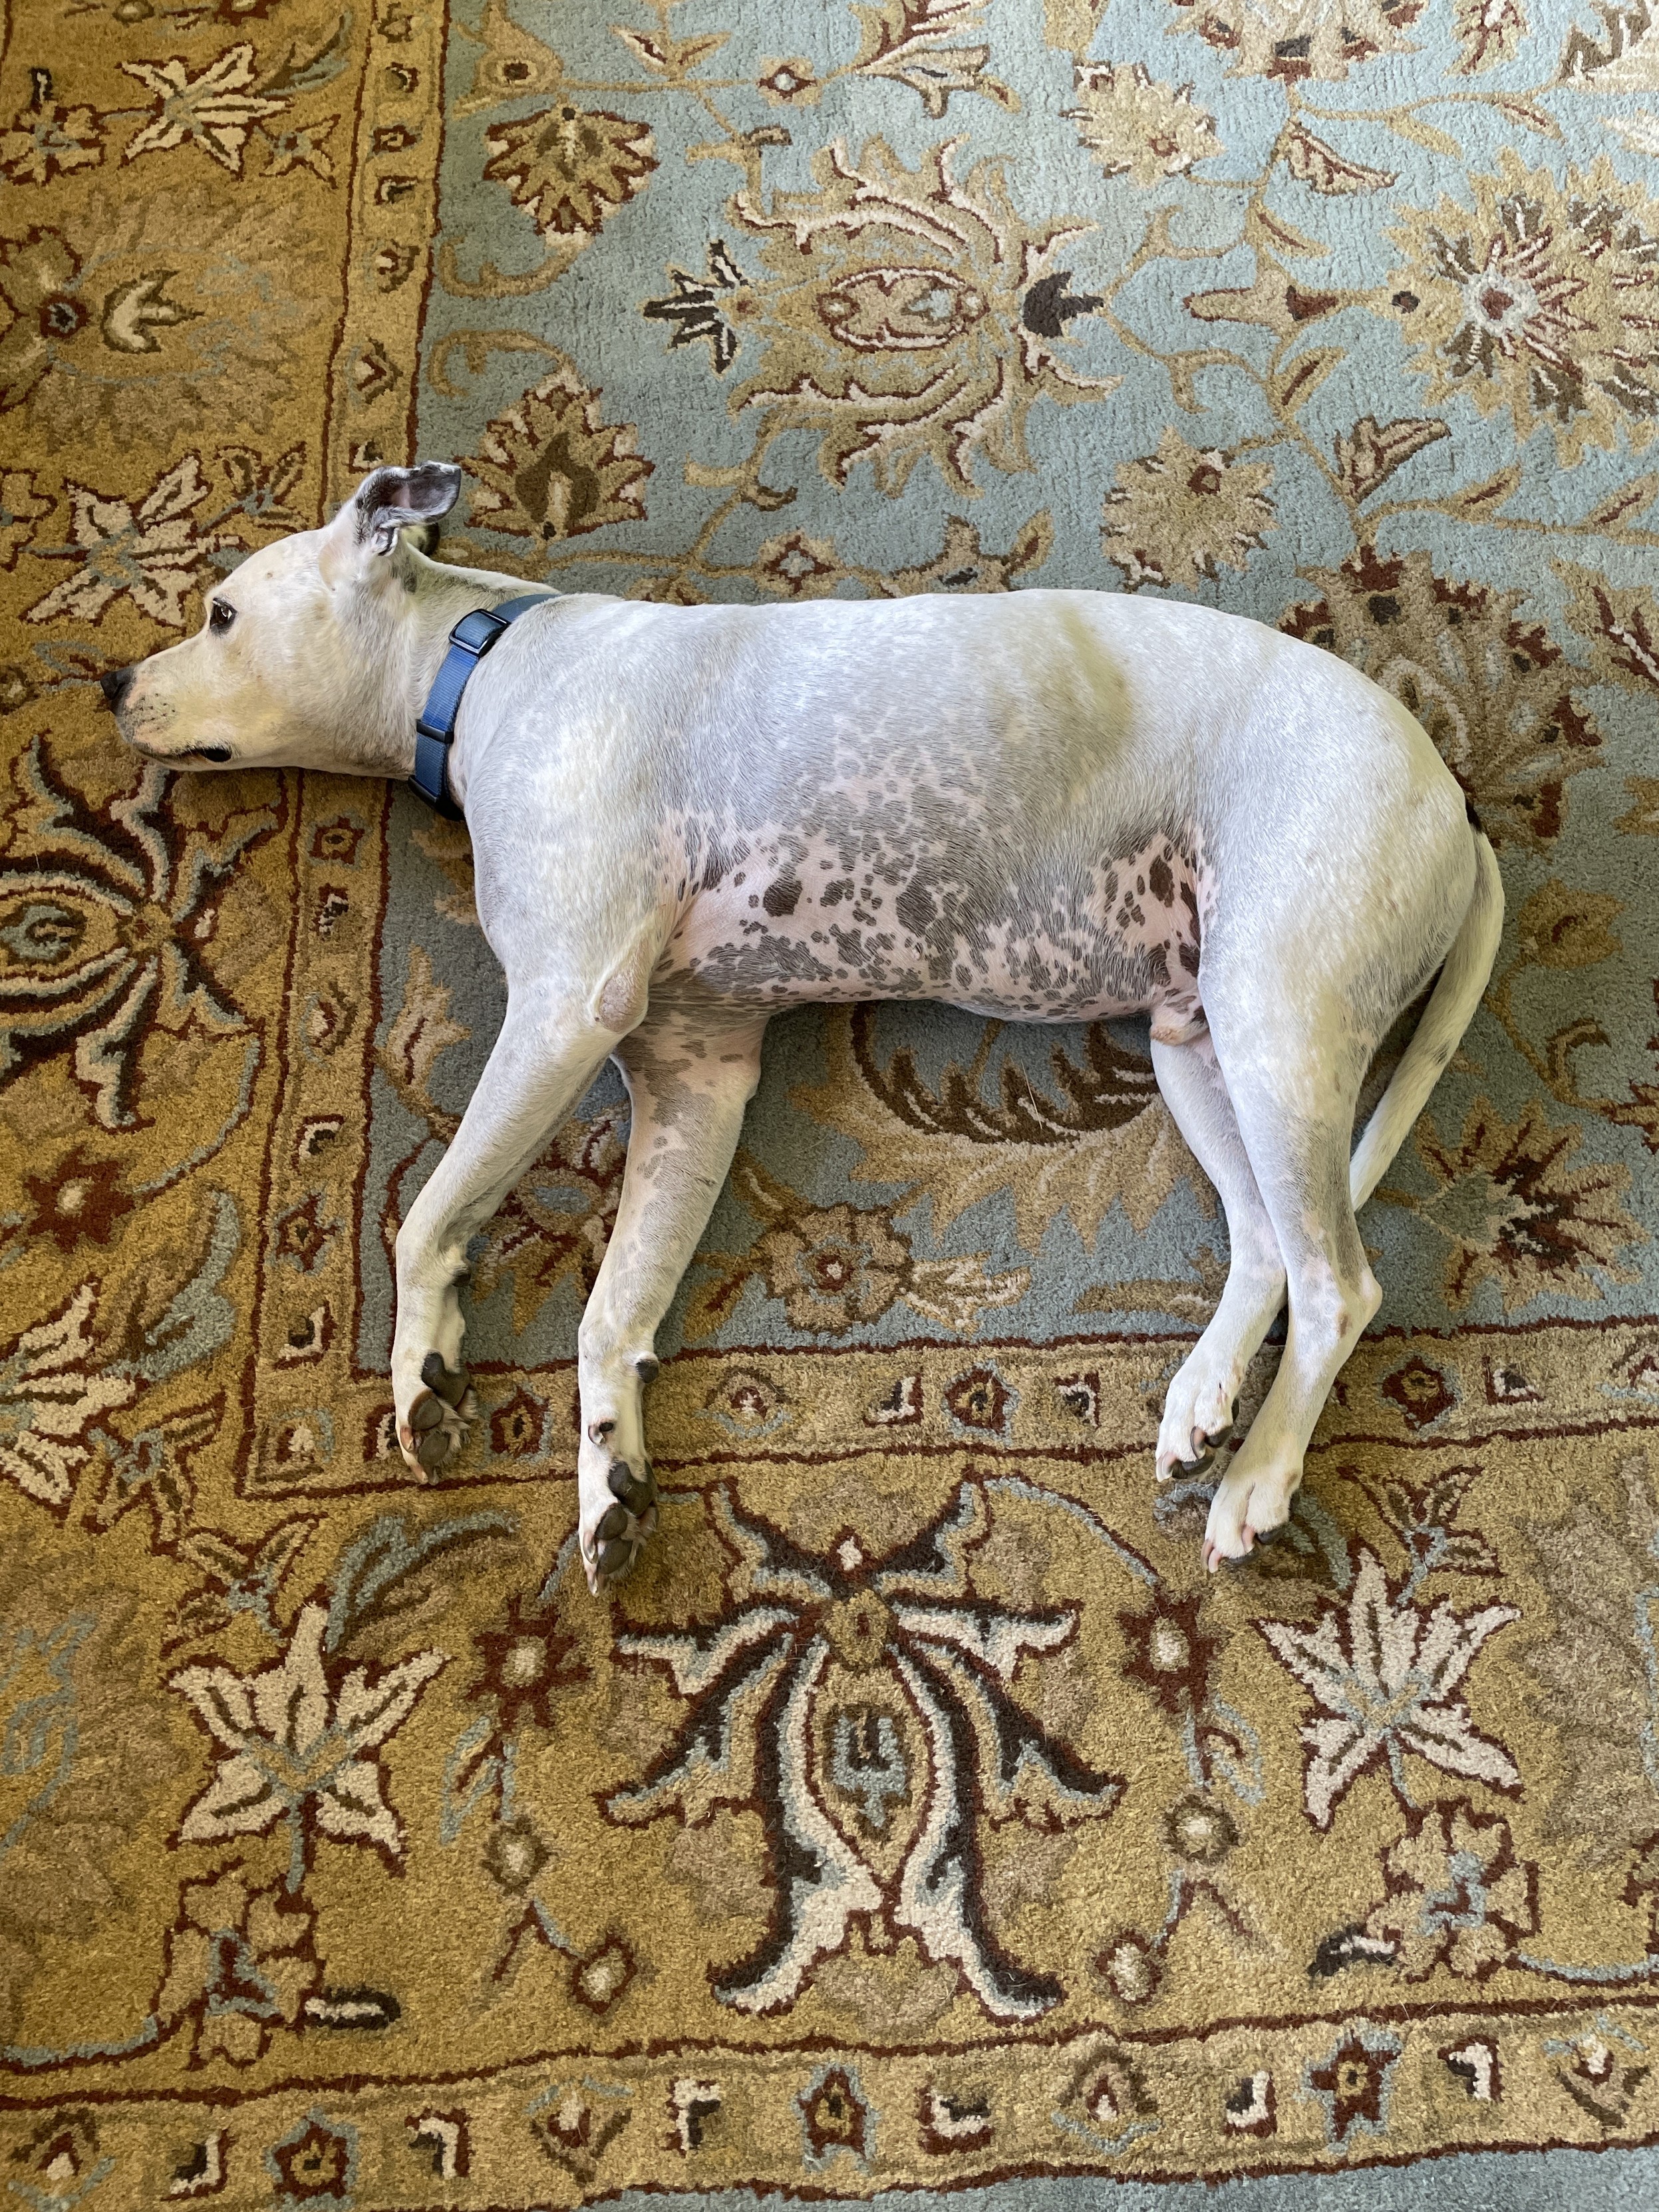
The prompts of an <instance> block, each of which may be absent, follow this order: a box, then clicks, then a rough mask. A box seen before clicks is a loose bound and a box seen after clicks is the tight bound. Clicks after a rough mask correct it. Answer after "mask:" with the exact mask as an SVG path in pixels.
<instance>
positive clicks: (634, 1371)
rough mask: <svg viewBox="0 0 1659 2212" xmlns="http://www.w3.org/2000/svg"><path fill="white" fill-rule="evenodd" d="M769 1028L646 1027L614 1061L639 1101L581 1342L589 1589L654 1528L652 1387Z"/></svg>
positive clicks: (715, 1020)
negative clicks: (647, 1408) (672, 1308)
mask: <svg viewBox="0 0 1659 2212" xmlns="http://www.w3.org/2000/svg"><path fill="white" fill-rule="evenodd" d="M765 1027H766V1021H765V1018H764V1016H763V1017H761V1018H759V1019H754V1018H744V1019H743V1020H740V1021H735V1022H734V1021H733V1020H732V1018H730V1017H729V1016H722V1015H720V1014H718V1013H715V1014H713V1015H710V1014H699V1015H696V1016H693V1015H689V1014H682V1013H679V1012H659V1011H657V1010H655V1009H653V1012H651V1013H650V1014H648V1015H647V1018H646V1019H645V1020H644V1021H643V1022H642V1023H641V1024H640V1026H639V1028H638V1029H636V1030H635V1031H634V1032H633V1034H632V1035H631V1036H629V1038H628V1039H627V1040H626V1042H624V1043H623V1044H622V1045H620V1046H619V1047H618V1048H617V1054H616V1058H617V1065H618V1066H620V1067H621V1069H622V1071H623V1076H624V1078H625V1079H626V1081H627V1084H628V1090H629V1097H630V1098H631V1099H632V1101H633V1105H634V1119H633V1127H632V1130H631V1132H630V1133H629V1140H628V1167H627V1171H626V1173H625V1175H624V1176H623V1192H622V1202H621V1204H620V1206H618V1207H617V1223H616V1227H615V1228H614V1229H613V1230H612V1231H611V1243H610V1246H609V1249H607V1250H606V1253H605V1264H604V1266H603V1267H601V1268H600V1269H599V1279H598V1281H597V1282H596V1283H595V1284H594V1285H593V1295H592V1297H591V1298H590V1299H589V1300H588V1302H587V1310H586V1313H585V1314H584V1315H583V1316H582V1324H581V1332H580V1338H579V1375H580V1385H581V1424H582V1436H581V1444H580V1450H579V1455H578V1458H577V1493H578V1498H579V1501H580V1515H581V1553H582V1564H583V1565H584V1566H585V1567H586V1570H587V1580H588V1586H589V1588H590V1589H592V1590H593V1591H594V1592H595V1593H596V1594H597V1592H598V1591H599V1588H600V1585H601V1584H602V1583H607V1582H614V1581H616V1580H617V1578H618V1577H620V1576H622V1575H624V1574H626V1573H627V1571H628V1570H629V1568H630V1567H631V1566H632V1565H633V1564H634V1561H635V1559H636V1558H637V1557H638V1554H639V1549H640V1546H641V1543H642V1542H643V1541H644V1540H645V1538H646V1537H647V1535H649V1534H650V1533H651V1530H652V1528H653V1527H654V1526H655V1523H656V1494H657V1493H656V1485H655V1483H654V1481H653V1478H652V1474H651V1464H650V1462H649V1460H648V1459H647V1456H646V1449H645V1426H644V1419H643V1413H642V1409H641V1385H642V1384H643V1383H647V1382H648V1381H649V1380H650V1378H651V1377H652V1376H653V1375H654V1374H655V1373H656V1371H657V1358H656V1352H655V1351H654V1349H653V1346H654V1345H655V1341H656V1334H657V1328H658V1326H659V1323H660V1322H661V1320H662V1317H663V1316H664V1315H665V1313H666V1312H667V1310H668V1308H669V1305H670V1304H671V1301H672V1298H673V1296H674V1292H675V1291H676V1290H677V1289H678V1286H679V1281H680V1278H681V1277H682V1276H683V1275H684V1273H685V1270H686V1268H687V1267H689V1266H690V1261H691V1255H692V1254H693V1253H694V1252H695V1251H696V1247H697V1239H698V1238H699V1237H701V1236H702V1232H703V1229H704V1227H705V1225H707V1223H708V1217H709V1214H710V1213H711V1212H713V1210H714V1200H716V1199H717V1198H718V1197H719V1196H720V1190H721V1187H722V1186H723V1185H724V1183H725V1182H726V1172H727V1170H729V1168H730V1167H731V1165H732V1153H733V1152H735V1151H736V1150H737V1146H738V1130H739V1129H740V1128H741V1127H742V1125H743V1113H744V1107H745V1106H746V1105H747V1104H748V1103H749V1101H750V1098H751V1097H753V1096H754V1091H755V1085H756V1084H757V1082H758V1081H759V1079H760V1047H761V1036H762V1032H763V1030H764V1029H765Z"/></svg>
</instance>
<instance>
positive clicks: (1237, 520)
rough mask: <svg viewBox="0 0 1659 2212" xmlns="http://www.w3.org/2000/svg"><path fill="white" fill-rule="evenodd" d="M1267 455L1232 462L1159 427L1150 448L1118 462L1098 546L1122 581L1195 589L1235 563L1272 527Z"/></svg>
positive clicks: (1245, 557) (1236, 565)
mask: <svg viewBox="0 0 1659 2212" xmlns="http://www.w3.org/2000/svg"><path fill="white" fill-rule="evenodd" d="M1272 482H1273V464H1272V462H1271V461H1239V460H1237V459H1233V458H1232V457H1231V455H1229V454H1227V453H1223V452H1221V451H1220V449H1219V448H1214V449H1212V450H1211V451H1209V452H1206V453H1200V451H1199V449H1198V448H1197V447H1195V446H1189V445H1188V442H1187V441H1186V440H1185V439H1184V438H1183V437H1182V435H1181V433H1180V431H1179V430H1177V429H1175V428H1173V427H1171V428H1168V429H1166V430H1165V431H1164V435H1163V437H1162V438H1161V439H1160V441H1158V451H1157V452H1156V453H1146V454H1145V455H1143V456H1142V457H1141V458H1140V459H1138V460H1133V461H1125V462H1124V463H1123V464H1122V465H1121V467H1120V468H1119V470H1118V472H1117V482H1116V483H1115V484H1114V485H1113V487H1112V489H1111V490H1110V491H1109V492H1108V493H1107V495H1106V499H1105V527H1104V528H1103V531H1102V532H1101V547H1102V550H1103V552H1104V553H1105V555H1106V557H1107V558H1108V560H1109V561H1115V562H1116V563H1117V565H1118V567H1119V568H1121V569H1122V570H1123V572H1124V574H1125V575H1127V578H1128V580H1129V586H1130V588H1131V590H1133V589H1134V588H1136V587H1137V586H1139V585H1141V584H1173V585H1175V586H1177V587H1179V588H1182V589H1185V590H1187V591H1193V590H1195V589H1196V587H1197V586H1198V583H1199V581H1200V578H1203V577H1206V576H1207V577H1212V578H1213V577H1215V576H1218V575H1219V574H1220V573H1221V568H1222V565H1223V564H1224V563H1225V565H1226V566H1227V567H1228V568H1243V567H1244V566H1245V564H1246V562H1248V561H1249V556H1250V555H1251V554H1252V553H1253V552H1255V551H1256V550H1257V549H1258V548H1259V547H1260V546H1261V543H1262V533H1263V532H1264V531H1268V530H1274V529H1276V528H1277V527H1278V520H1277V518H1276V516H1275V515H1274V513H1273V501H1272V500H1270V499H1269V498H1268V496H1267V487H1268V485H1269V484H1270V483H1272Z"/></svg>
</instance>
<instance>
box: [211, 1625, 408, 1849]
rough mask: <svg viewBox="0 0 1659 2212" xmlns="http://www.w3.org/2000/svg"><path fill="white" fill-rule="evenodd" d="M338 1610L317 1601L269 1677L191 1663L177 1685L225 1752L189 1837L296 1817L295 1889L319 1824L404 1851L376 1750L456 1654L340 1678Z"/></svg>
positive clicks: (250, 1831)
mask: <svg viewBox="0 0 1659 2212" xmlns="http://www.w3.org/2000/svg"><path fill="white" fill-rule="evenodd" d="M327 1623H328V1608H327V1607H326V1606H324V1605H321V1604H319V1603H317V1602H315V1601H313V1603H311V1604H310V1605H307V1607H305V1608H304V1610H303V1611H302V1612H301V1615H300V1618H299V1620H298V1621H297V1622H296V1623H295V1629H294V1635H293V1639H292V1641H291V1642H290V1643H289V1648H288V1651H287V1654H286V1656H284V1657H283V1659H282V1660H281V1661H280V1662H278V1663H277V1664H276V1666H274V1667H266V1668H263V1669H262V1670H261V1671H260V1672H259V1673H258V1674H248V1675H241V1674H232V1672H231V1671H230V1669H229V1668H228V1667H186V1668H184V1669H183V1670H182V1671H181V1672H180V1673H179V1674H174V1675H173V1677H172V1678H171V1686H172V1687H173V1689H175V1690H177V1691H178V1692H179V1695H180V1696H181V1697H183V1698H187V1699H189V1701H190V1704H191V1707H192V1708H193V1710H194V1711H195V1714H196V1717H197V1719H198V1720H199V1721H200V1722H201V1723H202V1725H203V1726H204V1728H205V1729H206V1730H207V1732H208V1734H209V1735H210V1736H211V1737H212V1738H213V1739H214V1741H216V1743H218V1744H220V1745H222V1747H223V1751H224V1755H223V1756H222V1757H221V1759H220V1762H219V1767H218V1771H216V1774H215V1775H214V1778H213V1779H212V1781H211V1782H210V1784H208V1787H207V1789H206V1790H204V1792H203V1794H202V1795H201V1796H199V1797H198V1798H197V1800H196V1802H195V1803H194V1804H193V1805H192V1806H191V1808H190V1809H189V1811H188V1812H187V1813H186V1814H185V1817H184V1820H183V1822H182V1824H181V1825H180V1827H179V1839H180V1840H181V1841H182V1842H184V1843H187V1844H217V1843H223V1842H224V1841H226V1840H227V1839H228V1838H230V1837H232V1836H253V1835H258V1834H261V1833H263V1832H264V1830H265V1829H267V1828H269V1827H270V1826H274V1824H275V1823H276V1821H278V1820H286V1821H287V1822H288V1824H289V1844H290V1857H289V1874H288V1887H289V1891H290V1892H292V1891H294V1890H297V1889H298V1888H299V1887H300V1885H301V1881H303V1880H304V1878H305V1870H306V1860H307V1852H308V1850H309V1846H310V1842H311V1837H312V1833H313V1830H315V1831H319V1832H321V1833H322V1834H323V1835H325V1836H326V1837H328V1838H331V1840H332V1841H334V1842H336V1843H369V1844H374V1845H376V1846H377V1847H378V1848H379V1849H380V1850H382V1851H384V1852H385V1853H386V1857H388V1858H390V1859H396V1858H398V1857H401V1856H402V1853H403V1848H404V1832H403V1827H402V1825H401V1823H400V1822H399V1820H398V1815H397V1814H396V1812H395V1811H394V1810H393V1808H392V1807H391V1806H390V1805H388V1804H387V1802H386V1798H385V1796H384V1795H383V1794H382V1791H381V1783H382V1780H383V1776H382V1774H381V1772H380V1766H379V1764H378V1763H377V1762H376V1760H375V1759H373V1758H371V1757H369V1756H368V1754H369V1753H372V1752H374V1751H375V1750H376V1749H378V1747H380V1745H381V1744H383V1743H385V1742H386V1739H387V1738H388V1737H389V1736H391V1735H393V1734H394V1733H395V1732H396V1731H397V1730H398V1729H400V1728H401V1727H402V1726H403V1724H404V1722H405V1721H406V1720H407V1719H408V1718H409V1716H410V1713H411V1712H412V1711H414V1709H415V1701H416V1699H417V1698H418V1697H419V1696H420V1693H421V1692H422V1689H423V1688H424V1686H426V1684H427V1683H428V1682H429V1681H430V1680H431V1679H432V1677H433V1676H434V1675H435V1674H436V1673H437V1672H438V1671H439V1669H440V1668H441V1667H443V1666H444V1665H445V1664H446V1662H447V1658H448V1654H447V1652H443V1651H417V1652H416V1653H415V1654H414V1656H412V1657H410V1658H408V1659H404V1660H403V1661H401V1662H399V1663H398V1665H397V1666H395V1667H387V1668H384V1669H381V1670H380V1671H379V1673H378V1674H371V1671H370V1670H369V1669H368V1668H366V1667H354V1668H351V1670H350V1672H349V1674H343V1675H342V1676H341V1677H340V1678H339V1679H338V1680H336V1681H333V1682H331V1680H329V1674H328V1670H327V1668H326V1667H325V1663H324V1659H323V1632H324V1630H325V1627H326V1626H327Z"/></svg>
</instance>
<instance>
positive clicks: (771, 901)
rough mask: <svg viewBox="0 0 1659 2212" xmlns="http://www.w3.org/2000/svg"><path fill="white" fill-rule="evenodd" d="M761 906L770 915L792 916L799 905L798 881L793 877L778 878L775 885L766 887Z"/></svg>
mask: <svg viewBox="0 0 1659 2212" xmlns="http://www.w3.org/2000/svg"><path fill="white" fill-rule="evenodd" d="M761 904H762V905H763V907H764V908H766V911H767V912H768V914H770V915H786V914H793V912H794V911H795V908H797V907H798V906H799V904H800V884H799V881H798V880H797V879H796V878H794V877H793V876H780V877H779V878H778V879H777V881H776V882H775V883H774V884H768V885H767V887H766V894H765V896H764V897H763V899H762V901H761Z"/></svg>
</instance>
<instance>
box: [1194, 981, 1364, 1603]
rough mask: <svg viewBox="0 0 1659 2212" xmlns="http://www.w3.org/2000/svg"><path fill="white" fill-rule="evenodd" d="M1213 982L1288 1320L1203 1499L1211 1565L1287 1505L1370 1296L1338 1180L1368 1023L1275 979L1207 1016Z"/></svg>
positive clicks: (1242, 1549)
mask: <svg viewBox="0 0 1659 2212" xmlns="http://www.w3.org/2000/svg"><path fill="white" fill-rule="evenodd" d="M1275 980H1279V979H1275ZM1220 995H1221V994H1215V995H1214V996H1212V994H1206V1000H1205V1003H1206V1006H1207V1007H1208V1009H1209V1013H1210V1022H1211V1027H1212V1031H1213V1033H1214V1036H1215V1042H1216V1051H1217V1055H1218V1060H1219V1063H1220V1067H1221V1072H1222V1073H1223V1075H1224V1076H1225V1079H1226V1085H1227V1094H1228V1096H1229V1097H1230V1098H1231V1101H1232V1105H1233V1111H1234V1113H1235V1115H1237V1122H1238V1128H1239V1133H1240V1135H1241V1136H1242V1137H1243V1142H1244V1149H1245V1151H1246V1152H1247V1153H1248V1154H1249V1163H1250V1167H1251V1169H1252V1170H1253V1172H1254V1175H1255V1184H1256V1188H1257V1190H1258V1191H1259V1192H1260V1194H1261V1203H1262V1206H1263V1207H1264V1208H1265V1210H1266V1212H1267V1217H1268V1219H1269V1220H1270V1221H1271V1223H1272V1225H1273V1236H1274V1238H1275V1240H1276V1241H1277V1243H1278V1246H1279V1253H1280V1255H1281V1257H1282V1259H1283V1261H1284V1266H1285V1279H1286V1285H1287V1289H1288V1291H1289V1302H1290V1321H1289V1326H1288V1328H1287V1329H1286V1332H1285V1352H1284V1357H1283V1358H1282V1359H1281V1360H1280V1362H1279V1373H1278V1375H1277V1376H1275V1378H1274V1380H1273V1388H1272V1389H1271V1390H1269V1391H1268V1393H1267V1398H1266V1400H1265V1401H1264V1402H1263V1405H1262V1407H1261V1411H1260V1412H1259V1413H1257V1415H1256V1417H1255V1420H1254V1421H1253V1422H1252V1423H1251V1424H1250V1431H1249V1435H1248V1436H1247V1437H1245V1439H1244V1441H1243V1443H1242V1444H1241V1445H1240V1446H1239V1448H1238V1449H1237V1452H1236V1453H1235V1454H1234V1455H1233V1458H1232V1461H1231V1463H1230V1465H1229V1467H1228V1468H1227V1472H1226V1474H1225V1475H1224V1476H1223V1477H1222V1480H1221V1485H1220V1487H1219V1488H1218V1490H1217V1492H1216V1494H1215V1497H1214V1498H1213V1500H1212V1503H1211V1506H1210V1515H1209V1522H1208V1525H1207V1527H1206V1530H1205V1537H1204V1558H1205V1564H1206V1565H1207V1566H1209V1567H1210V1568H1211V1569H1212V1571H1213V1570H1214V1569H1215V1568H1216V1567H1217V1566H1218V1565H1219V1564H1220V1562H1221V1561H1222V1560H1223V1559H1241V1558H1243V1555H1244V1553H1247V1552H1248V1551H1249V1550H1250V1549H1251V1547H1252V1546H1253V1545H1254V1544H1255V1539H1256V1538H1257V1537H1258V1536H1260V1535H1261V1534H1264V1533H1265V1532H1266V1531H1267V1529H1269V1528H1278V1527H1279V1524H1280V1523H1281V1522H1283V1521H1284V1520H1285V1518H1286V1516H1288V1514H1289V1512H1290V1509H1291V1498H1292V1496H1293V1495H1294V1494H1295V1492H1296V1488H1297V1484H1298V1483H1299V1482H1300V1481H1301V1480H1302V1462H1303V1458H1304V1454H1305V1452H1306V1450H1307V1448H1308V1442H1309V1439H1310V1437H1311V1436H1312V1434H1313V1431H1314V1425H1315V1424H1316V1421H1317V1420H1318V1419H1319V1415H1320V1413H1321V1410H1322V1407H1323V1406H1324V1403H1325V1400H1326V1396H1327V1394H1328V1392H1329V1389H1330V1387H1331V1384H1332V1383H1334V1381H1335V1379H1336V1376H1337V1372H1338V1370H1340V1367H1341V1365H1342V1364H1343V1362H1344V1361H1345V1360H1346V1358H1347V1357H1348V1355H1349V1353H1350V1352H1352V1350H1353V1348H1354V1346H1355V1345H1356V1344H1358V1341H1359V1338H1360V1334H1361V1333H1362V1331H1363V1330H1364V1328H1365V1325H1366V1323H1367V1322H1370V1319H1371V1318H1372V1316H1374V1315H1375V1313H1376V1309H1377V1307H1378V1305H1379V1304H1381V1303H1382V1297H1383V1293H1382V1291H1381V1289H1380V1288H1379V1286H1378V1285H1377V1281H1376V1277H1375V1275H1373V1274H1372V1273H1371V1270H1370V1262H1369V1261H1368V1260H1367V1259H1366V1256H1365V1248H1364V1244H1363V1243H1361V1241H1360V1237H1359V1231H1358V1225H1356V1223H1355V1220H1354V1213H1353V1206H1352V1202H1351V1200H1350V1196H1349V1188H1348V1148H1349V1145H1350V1142H1351V1140H1352V1130H1353V1112H1354V1103H1355V1101H1356V1099H1357V1098H1358V1094H1359V1085H1360V1081H1361V1079H1362V1078H1363V1076H1364V1072H1365V1067H1366V1065H1367V1063H1368V1061H1369V1060H1370V1054H1371V1050H1372V1048H1373V1047H1374V1045H1375V1042H1376V1039H1375V1037H1374V1036H1369V1035H1367V1034H1366V1033H1364V1031H1363V1030H1361V1028H1360V1027H1359V1026H1358V1024H1357V1023H1355V1022H1354V1020H1353V1019H1352V1012H1351V1010H1350V1009H1349V1008H1347V1007H1346V1006H1343V1005H1342V1004H1341V1003H1340V1002H1339V1001H1338V1000H1337V998H1336V995H1335V994H1334V993H1332V994H1319V997H1318V998H1317V999H1316V1000H1315V1002H1314V1003H1313V1004H1311V1005H1309V1006H1304V1007H1298V1008H1296V1009H1294V1010H1292V1008H1291V1001H1290V999H1289V995H1288V993H1276V994H1274V995H1273V1000H1271V1001H1270V1005H1269V1007H1268V1009H1267V1010H1265V1011H1264V1009H1263V1008H1262V1007H1261V1006H1260V1005H1258V1006H1257V1008H1256V1009H1255V1013H1254V1018H1253V1020H1252V1022H1251V1024H1250V1026H1249V1029H1248V1030H1246V1029H1245V1028H1244V1026H1243V1024H1227V1023H1226V1022H1225V1019H1223V1018H1220V1012H1219V1009H1218V1006H1217V1004H1216V1003H1215V999H1216V998H1217V997H1219V996H1220ZM1275 1012H1277V1013H1278V1014H1279V1017H1280V1018H1279V1020H1278V1021H1277V1022H1275V1021H1274V1019H1273V1013H1275ZM1269 1319H1271V1316H1269Z"/></svg>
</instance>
